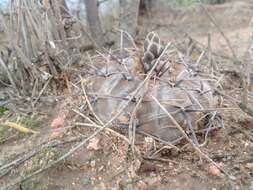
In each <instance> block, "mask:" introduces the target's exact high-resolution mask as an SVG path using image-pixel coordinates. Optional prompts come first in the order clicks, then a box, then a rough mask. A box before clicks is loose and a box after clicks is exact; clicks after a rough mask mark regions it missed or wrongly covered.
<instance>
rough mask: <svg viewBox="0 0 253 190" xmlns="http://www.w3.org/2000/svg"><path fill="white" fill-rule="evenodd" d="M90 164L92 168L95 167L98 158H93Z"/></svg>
mask: <svg viewBox="0 0 253 190" xmlns="http://www.w3.org/2000/svg"><path fill="white" fill-rule="evenodd" d="M90 166H91V167H92V168H95V166H96V160H92V161H91V162H90Z"/></svg>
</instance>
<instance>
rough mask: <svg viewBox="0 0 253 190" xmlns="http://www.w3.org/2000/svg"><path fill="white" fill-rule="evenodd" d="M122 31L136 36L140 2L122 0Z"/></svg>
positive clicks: (137, 0)
mask: <svg viewBox="0 0 253 190" xmlns="http://www.w3.org/2000/svg"><path fill="white" fill-rule="evenodd" d="M119 3H120V23H119V25H120V29H121V30H123V31H125V32H128V33H129V34H130V35H131V36H132V37H133V38H134V37H135V36H136V32H137V26H138V15H139V6H140V0H120V1H119Z"/></svg>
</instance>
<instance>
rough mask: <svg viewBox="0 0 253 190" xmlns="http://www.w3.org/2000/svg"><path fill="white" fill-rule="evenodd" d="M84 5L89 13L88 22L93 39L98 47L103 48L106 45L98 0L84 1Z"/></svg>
mask: <svg viewBox="0 0 253 190" xmlns="http://www.w3.org/2000/svg"><path fill="white" fill-rule="evenodd" d="M84 3H85V8H86V13H87V21H88V24H89V27H90V33H91V37H92V38H93V40H94V41H95V43H96V44H95V45H96V46H99V47H102V46H103V45H104V43H105V40H104V35H103V30H102V27H101V23H100V19H99V12H98V6H97V5H98V3H97V0H84Z"/></svg>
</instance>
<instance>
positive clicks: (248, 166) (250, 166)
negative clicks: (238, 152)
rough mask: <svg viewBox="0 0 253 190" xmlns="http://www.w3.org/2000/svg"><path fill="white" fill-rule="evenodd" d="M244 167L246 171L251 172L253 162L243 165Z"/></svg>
mask: <svg viewBox="0 0 253 190" xmlns="http://www.w3.org/2000/svg"><path fill="white" fill-rule="evenodd" d="M245 167H246V168H247V169H249V170H251V171H253V162H252V163H247V164H246V165H245Z"/></svg>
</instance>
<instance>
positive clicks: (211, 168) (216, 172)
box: [208, 165, 221, 176]
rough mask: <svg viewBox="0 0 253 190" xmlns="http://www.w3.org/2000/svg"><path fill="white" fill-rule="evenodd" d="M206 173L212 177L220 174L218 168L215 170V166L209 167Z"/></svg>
mask: <svg viewBox="0 0 253 190" xmlns="http://www.w3.org/2000/svg"><path fill="white" fill-rule="evenodd" d="M208 172H209V173H210V174H212V175H213V176H220V174H221V172H220V170H219V168H217V167H216V166H215V165H210V166H209V168H208Z"/></svg>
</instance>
